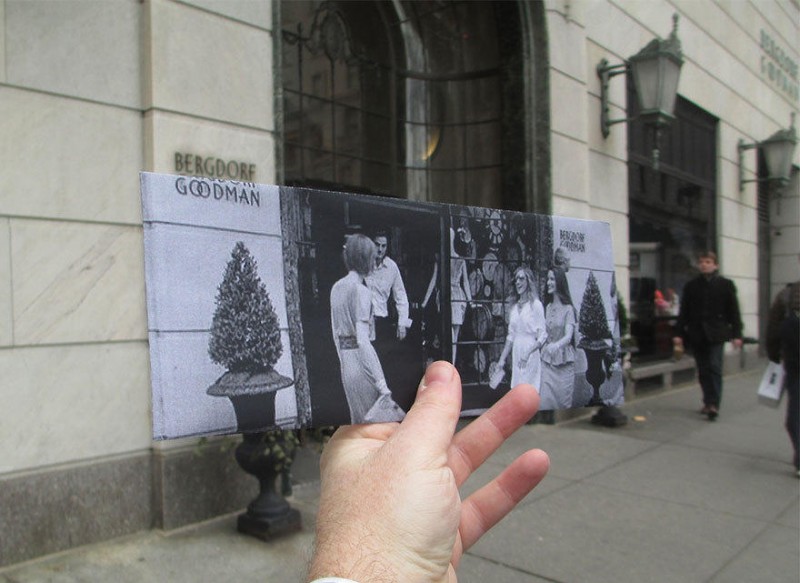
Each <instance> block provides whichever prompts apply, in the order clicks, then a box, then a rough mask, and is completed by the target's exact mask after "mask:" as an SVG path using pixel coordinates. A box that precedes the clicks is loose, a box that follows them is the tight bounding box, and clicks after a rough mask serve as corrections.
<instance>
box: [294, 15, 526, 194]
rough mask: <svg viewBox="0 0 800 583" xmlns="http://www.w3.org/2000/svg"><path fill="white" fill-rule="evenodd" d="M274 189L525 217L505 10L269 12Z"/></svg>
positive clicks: (516, 73) (515, 56)
mask: <svg viewBox="0 0 800 583" xmlns="http://www.w3.org/2000/svg"><path fill="white" fill-rule="evenodd" d="M281 29H282V51H281V58H282V80H283V84H282V90H283V136H284V139H283V181H284V182H285V183H287V184H295V185H309V186H323V187H329V188H337V189H342V190H351V191H353V190H355V191H364V192H371V193H377V194H384V195H390V196H395V197H400V198H409V199H414V200H429V201H441V202H454V203H461V204H474V205H483V206H493V207H505V208H512V209H524V208H525V206H526V205H525V202H524V201H525V200H526V194H525V191H526V175H525V167H526V163H525V157H526V143H525V139H526V138H525V127H526V124H525V123H524V118H525V115H526V113H525V108H524V99H523V93H524V91H523V66H522V63H523V59H522V44H523V43H522V35H521V32H520V30H521V24H520V9H519V6H518V5H517V3H515V2H466V1H456V0H440V1H435V2H407V1H394V2H362V1H355V2H353V1H341V2H320V1H296V0H293V1H291V2H283V3H282V4H281Z"/></svg>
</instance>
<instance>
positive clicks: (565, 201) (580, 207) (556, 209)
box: [552, 194, 593, 219]
mask: <svg viewBox="0 0 800 583" xmlns="http://www.w3.org/2000/svg"><path fill="white" fill-rule="evenodd" d="M552 204H553V214H554V215H558V216H560V217H573V218H576V219H591V218H593V217H592V214H591V213H592V207H590V206H589V203H588V202H586V201H585V200H577V199H574V198H569V197H566V196H559V195H557V194H553V201H552Z"/></svg>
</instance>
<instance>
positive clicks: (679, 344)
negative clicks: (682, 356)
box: [672, 336, 683, 348]
mask: <svg viewBox="0 0 800 583" xmlns="http://www.w3.org/2000/svg"><path fill="white" fill-rule="evenodd" d="M672 345H673V346H676V347H678V348H683V338H681V337H680V336H675V337H674V338H673V339H672Z"/></svg>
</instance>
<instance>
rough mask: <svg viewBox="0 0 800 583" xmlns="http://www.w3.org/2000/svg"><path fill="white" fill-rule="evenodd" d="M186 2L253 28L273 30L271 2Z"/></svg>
mask: <svg viewBox="0 0 800 583" xmlns="http://www.w3.org/2000/svg"><path fill="white" fill-rule="evenodd" d="M185 2H186V4H193V5H194V6H197V7H199V8H202V9H204V10H208V11H209V12H215V13H217V14H221V15H223V16H228V17H230V18H233V19H235V20H241V21H242V22H246V23H247V24H251V25H253V26H258V27H260V28H264V29H267V30H269V29H271V28H272V1H271V0H261V1H255V0H185Z"/></svg>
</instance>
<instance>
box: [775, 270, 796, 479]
mask: <svg viewBox="0 0 800 583" xmlns="http://www.w3.org/2000/svg"><path fill="white" fill-rule="evenodd" d="M798 313H800V281H796V282H794V283H792V284H789V285H787V286H786V287H785V288H783V289H782V290H781V291H780V293H779V294H778V295H777V296H775V299H774V300H773V302H772V306H770V309H769V318H768V320H767V356H768V357H769V359H770V360H771V361H772V362H783V369H784V371H786V377H785V379H786V380H785V381H784V383H785V384H784V388H785V390H786V397H787V398H786V431H787V432H788V433H789V439H790V440H791V442H792V447H793V448H794V469H795V471H796V472H797V476H798V477H800V319H799V318H798Z"/></svg>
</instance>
